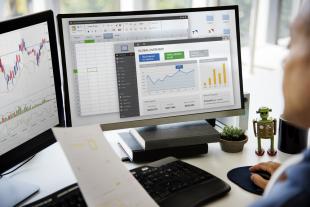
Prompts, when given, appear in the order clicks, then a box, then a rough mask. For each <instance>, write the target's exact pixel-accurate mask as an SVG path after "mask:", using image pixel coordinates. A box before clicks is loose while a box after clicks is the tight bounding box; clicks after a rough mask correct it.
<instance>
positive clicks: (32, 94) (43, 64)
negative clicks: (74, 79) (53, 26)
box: [0, 22, 59, 155]
mask: <svg viewBox="0 0 310 207" xmlns="http://www.w3.org/2000/svg"><path fill="white" fill-rule="evenodd" d="M52 64H53V63H52V59H51V48H50V40H49V31H48V23H47V22H42V23H38V24H35V25H31V26H28V27H24V28H20V29H16V30H13V31H10V32H6V33H2V34H0V100H1V102H0V155H2V154H5V153H7V152H8V151H10V150H11V149H13V148H15V147H17V146H19V145H21V144H23V143H25V142H27V141H29V140H30V139H32V138H33V137H35V136H37V135H39V134H41V133H43V132H45V131H46V130H48V129H50V128H51V127H53V126H56V125H57V124H59V117H58V108H57V100H56V91H55V83H54V73H53V65H52Z"/></svg>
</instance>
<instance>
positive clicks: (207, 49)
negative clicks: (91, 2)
mask: <svg viewBox="0 0 310 207" xmlns="http://www.w3.org/2000/svg"><path fill="white" fill-rule="evenodd" d="M58 23H59V25H60V37H61V38H60V39H61V45H62V52H63V65H64V77H65V93H66V98H67V100H66V112H67V120H68V121H69V125H72V126H79V125H85V124H92V123H101V124H103V125H109V124H112V125H113V124H117V125H118V126H122V123H124V125H123V126H131V124H130V123H140V124H138V125H148V124H154V123H155V124H156V123H157V124H160V123H169V122H174V121H183V120H195V119H204V118H215V117H216V116H219V113H216V112H226V113H225V114H226V115H229V112H233V111H236V110H238V109H239V110H240V109H242V108H243V90H242V78H241V77H242V75H241V60H240V43H239V26H238V11H237V7H236V6H231V7H216V8H199V9H184V10H163V11H143V12H126V13H102V14H73V15H70V14H67V15H59V16H58ZM212 113H213V114H212ZM188 117H191V118H189V119H187V118H188ZM154 120H156V121H155V122H154ZM139 121H140V122H139ZM128 123H129V124H128ZM112 128H113V127H112Z"/></svg>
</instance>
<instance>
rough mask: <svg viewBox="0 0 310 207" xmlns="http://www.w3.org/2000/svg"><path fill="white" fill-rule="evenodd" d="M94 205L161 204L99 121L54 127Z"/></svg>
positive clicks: (140, 206)
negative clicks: (132, 171) (119, 154)
mask: <svg viewBox="0 0 310 207" xmlns="http://www.w3.org/2000/svg"><path fill="white" fill-rule="evenodd" d="M53 133H54V135H55V137H56V139H57V140H58V141H59V142H60V144H61V146H62V148H63V150H64V152H65V154H66V156H67V158H68V160H69V163H70V165H71V167H72V170H73V172H74V174H75V176H76V178H77V180H78V183H79V186H80V188H81V191H82V193H83V196H84V198H85V200H86V202H87V204H88V206H90V207H145V206H147V207H153V206H158V205H157V204H156V203H155V201H153V199H152V198H151V197H150V196H149V195H148V194H147V193H146V192H145V190H144V189H143V188H142V186H141V185H140V184H139V183H138V182H137V181H136V180H135V178H134V177H133V176H132V175H131V174H130V172H129V171H128V170H127V169H126V168H125V166H124V165H123V163H122V162H121V161H120V159H119V158H118V157H117V155H116V154H115V153H114V151H113V149H112V148H111V146H110V145H109V143H108V142H107V141H106V139H105V137H104V135H103V133H102V131H101V128H100V127H99V126H98V125H95V126H85V127H75V128H54V129H53Z"/></svg>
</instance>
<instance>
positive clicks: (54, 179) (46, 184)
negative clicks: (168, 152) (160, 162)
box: [11, 137, 290, 207]
mask: <svg viewBox="0 0 310 207" xmlns="http://www.w3.org/2000/svg"><path fill="white" fill-rule="evenodd" d="M114 138H116V137H114ZM114 141H115V139H114ZM265 146H266V147H267V146H269V143H268V144H267V143H266V144H265ZM255 147H256V139H254V138H253V137H252V138H251V137H250V139H249V142H248V143H247V144H246V145H245V147H244V150H243V152H241V153H233V154H231V153H225V152H223V151H222V150H221V149H220V146H219V144H218V143H213V144H209V152H208V154H206V155H203V156H199V157H195V158H189V159H183V161H185V162H188V163H190V164H192V165H194V166H197V167H200V168H201V169H204V170H206V171H208V172H210V173H212V174H214V175H216V176H218V177H219V178H221V179H223V180H224V181H226V182H227V183H228V184H229V185H230V186H231V191H230V192H229V193H228V195H227V196H225V197H223V198H221V199H219V200H216V201H214V202H212V203H210V204H209V205H208V206H216V207H221V206H223V207H224V206H225V207H226V206H239V207H242V206H248V205H249V204H251V203H253V202H254V201H255V200H257V199H259V196H257V195H254V194H251V193H248V192H246V191H244V190H242V189H241V188H239V187H238V186H236V185H235V184H233V183H232V182H230V181H229V180H228V179H227V177H226V174H227V172H228V171H229V170H231V169H232V168H235V167H239V166H244V165H253V164H255V163H258V162H263V161H269V160H275V161H279V162H282V161H285V160H286V159H287V158H288V157H290V155H286V154H284V153H281V152H278V154H277V156H276V157H274V158H271V157H269V156H268V155H267V154H265V155H264V156H263V157H257V156H256V155H255V152H254V150H255ZM124 164H125V166H126V167H127V168H128V169H132V168H135V167H138V166H139V165H137V164H134V163H130V162H124ZM11 177H13V178H14V179H18V180H22V181H27V182H30V183H33V184H36V185H38V186H40V192H39V193H38V194H36V195H35V196H33V197H31V199H29V200H27V203H29V202H32V201H35V200H37V199H39V198H42V197H44V196H46V195H49V194H51V193H53V192H55V191H57V190H59V189H61V188H63V187H65V186H67V185H70V184H72V183H75V182H76V178H75V176H74V174H73V172H72V170H71V168H70V166H69V163H68V161H67V159H66V158H65V155H64V153H63V151H62V149H61V147H60V145H59V143H55V144H53V145H51V146H49V147H48V148H46V149H45V150H43V151H41V152H40V153H38V154H37V155H36V156H35V157H34V158H33V159H32V160H31V161H30V162H29V163H27V164H26V165H25V166H23V167H22V168H20V169H19V170H17V171H16V172H15V173H14V174H12V175H11Z"/></svg>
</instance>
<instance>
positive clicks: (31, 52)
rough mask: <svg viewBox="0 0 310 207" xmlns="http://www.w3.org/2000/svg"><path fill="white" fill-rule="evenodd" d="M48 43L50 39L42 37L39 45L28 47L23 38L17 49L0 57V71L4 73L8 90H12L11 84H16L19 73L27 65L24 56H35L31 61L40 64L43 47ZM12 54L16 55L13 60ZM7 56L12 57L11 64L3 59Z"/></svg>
mask: <svg viewBox="0 0 310 207" xmlns="http://www.w3.org/2000/svg"><path fill="white" fill-rule="evenodd" d="M46 43H48V41H47V40H46V39H45V38H42V40H41V42H40V43H38V44H37V45H32V46H29V47H27V46H26V42H25V40H24V39H21V41H20V43H19V44H18V46H17V47H18V50H17V51H15V52H11V53H8V54H6V55H3V56H1V57H0V72H1V73H2V74H3V76H2V77H3V79H4V81H5V83H6V90H7V91H9V90H10V84H11V85H14V83H15V80H16V78H17V77H18V76H19V73H21V72H22V70H23V69H24V68H26V67H27V66H26V64H23V59H24V58H27V57H28V58H33V60H30V61H32V62H34V63H35V64H34V65H36V66H39V64H40V58H41V55H42V49H43V47H44V45H45V44H46ZM12 53H16V54H12ZM12 55H13V57H14V60H13V61H12V59H13V58H12ZM5 56H8V59H9V58H11V62H12V63H11V65H9V64H7V65H6V64H5V61H4V60H3V59H4V57H5ZM25 56H26V57H25ZM34 65H32V68H33V67H34ZM4 90H5V89H1V90H0V91H4Z"/></svg>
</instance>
